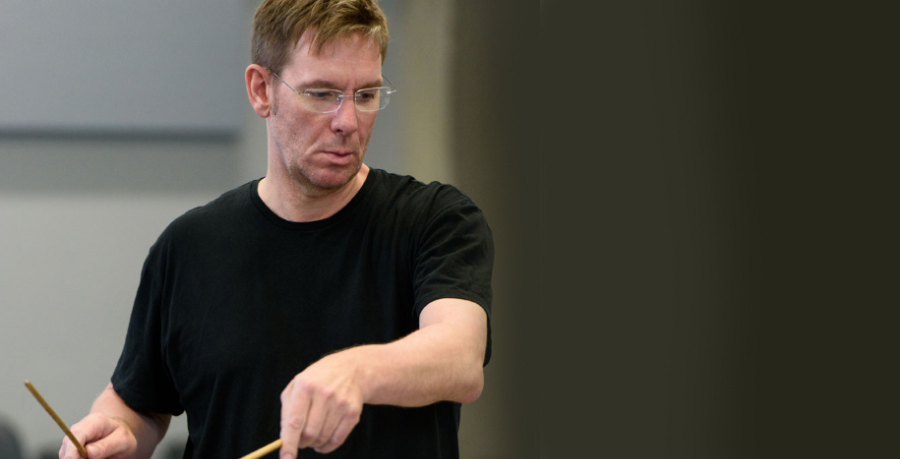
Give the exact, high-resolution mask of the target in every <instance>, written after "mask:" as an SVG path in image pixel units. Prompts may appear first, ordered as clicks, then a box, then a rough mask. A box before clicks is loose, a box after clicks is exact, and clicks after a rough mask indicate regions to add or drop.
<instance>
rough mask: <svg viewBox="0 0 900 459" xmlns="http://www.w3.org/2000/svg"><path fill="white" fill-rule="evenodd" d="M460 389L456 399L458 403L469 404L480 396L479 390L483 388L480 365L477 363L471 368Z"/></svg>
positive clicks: (482, 375)
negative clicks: (475, 366)
mask: <svg viewBox="0 0 900 459" xmlns="http://www.w3.org/2000/svg"><path fill="white" fill-rule="evenodd" d="M462 389H463V390H461V391H460V392H461V395H460V397H459V400H457V401H458V402H459V403H462V404H464V405H465V404H469V403H472V402H474V401H475V400H478V397H481V392H482V391H483V390H484V371H483V370H482V367H481V365H478V368H477V369H473V370H472V371H471V372H470V375H469V376H468V377H467V378H466V381H465V383H464V384H463V385H462Z"/></svg>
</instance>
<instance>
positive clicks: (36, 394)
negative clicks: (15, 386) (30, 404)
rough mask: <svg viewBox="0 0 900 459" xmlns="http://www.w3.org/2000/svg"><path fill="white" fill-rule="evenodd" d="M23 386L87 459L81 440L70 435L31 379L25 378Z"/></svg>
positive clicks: (70, 432) (64, 424)
mask: <svg viewBox="0 0 900 459" xmlns="http://www.w3.org/2000/svg"><path fill="white" fill-rule="evenodd" d="M25 387H27V388H28V390H29V391H30V392H31V395H34V398H36V399H37V401H38V403H40V404H41V406H43V407H44V409H45V410H47V414H49V415H50V417H52V418H53V420H54V421H56V423H57V424H59V428H60V429H62V430H63V432H65V433H66V436H67V437H69V440H71V441H72V444H74V445H75V447H76V448H78V454H80V455H81V457H83V458H84V459H87V457H88V454H87V451H86V450H85V449H84V446H81V442H79V441H78V439H77V438H75V435H72V431H71V430H69V428H68V427H66V423H65V422H63V421H62V419H60V418H59V416H57V415H56V412H55V411H53V408H50V404H49V403H47V401H46V400H44V397H41V393H40V392H38V391H37V389H35V388H34V386H33V385H31V381H29V380H27V379H26V380H25Z"/></svg>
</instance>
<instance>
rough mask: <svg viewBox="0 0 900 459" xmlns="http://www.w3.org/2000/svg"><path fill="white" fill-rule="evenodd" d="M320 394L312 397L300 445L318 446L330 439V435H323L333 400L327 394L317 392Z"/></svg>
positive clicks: (305, 446) (302, 446)
mask: <svg viewBox="0 0 900 459" xmlns="http://www.w3.org/2000/svg"><path fill="white" fill-rule="evenodd" d="M317 395H319V396H317V397H314V398H313V399H312V403H310V406H309V416H308V417H307V419H306V426H305V427H303V431H302V432H301V433H300V447H301V448H307V447H310V446H312V447H316V446H319V445H322V444H324V443H325V442H326V441H328V437H325V438H321V437H322V434H323V432H322V426H323V425H324V424H325V421H326V417H328V416H330V415H331V413H329V412H330V411H331V406H330V405H331V400H330V397H328V396H327V395H322V394H317Z"/></svg>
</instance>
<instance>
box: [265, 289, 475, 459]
mask: <svg viewBox="0 0 900 459" xmlns="http://www.w3.org/2000/svg"><path fill="white" fill-rule="evenodd" d="M486 344H487V315H486V314H485V312H484V309H482V308H481V306H479V305H477V304H475V303H473V302H471V301H467V300H461V299H454V298H444V299H440V300H437V301H434V302H432V303H429V304H428V305H427V306H426V307H425V308H424V309H423V310H422V313H421V314H420V316H419V329H418V330H416V331H415V332H413V333H411V334H409V335H407V336H406V337H404V338H401V339H399V340H397V341H394V342H391V343H388V344H377V345H364V346H358V347H353V348H349V349H346V350H343V351H340V352H336V353H334V354H331V355H328V356H326V357H323V358H322V359H321V360H319V361H317V362H316V363H314V364H312V365H310V366H309V367H307V368H306V369H305V370H304V371H303V372H301V373H300V374H298V375H297V376H296V377H295V378H294V379H293V380H292V381H291V383H290V384H288V386H287V388H285V390H284V392H282V394H281V403H282V411H281V413H282V414H281V438H282V440H283V445H282V448H281V458H282V459H288V458H293V457H296V455H297V448H298V447H299V448H305V447H313V448H315V449H316V450H317V451H319V452H322V453H327V452H331V451H333V450H335V449H337V447H338V446H340V445H341V444H342V443H343V442H344V440H345V439H346V438H347V436H348V435H349V434H350V431H351V430H353V427H355V426H356V424H357V423H358V422H359V416H360V414H361V413H362V405H363V404H364V403H368V404H377V405H398V406H408V407H413V406H424V405H428V404H431V403H435V402H438V401H441V400H450V401H455V402H459V403H471V402H473V401H475V400H476V399H477V398H478V397H479V395H481V390H482V388H483V387H484V373H483V371H482V368H483V365H484V353H485V346H486Z"/></svg>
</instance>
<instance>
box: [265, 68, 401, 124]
mask: <svg viewBox="0 0 900 459" xmlns="http://www.w3.org/2000/svg"><path fill="white" fill-rule="evenodd" d="M266 70H268V71H269V72H271V73H272V75H274V76H275V78H278V79H279V80H281V82H282V83H284V85H285V86H287V87H288V89H290V90H291V91H294V92H295V93H297V95H299V96H300V101H301V103H302V104H303V108H305V109H307V110H309V111H311V112H315V113H333V112H336V111H338V110H339V109H340V108H341V104H343V103H344V99H345V98H347V97H350V96H351V95H350V94H344V93H343V92H341V91H338V90H337V89H306V90H304V91H297V90H296V89H294V88H292V87H291V85H289V84H287V82H286V81H284V80H282V79H281V77H280V76H278V74H277V73H275V72H272V70H271V69H266ZM384 81H385V83H387V86H379V87H377V88H364V89H360V90H357V91H356V92H354V93H353V94H352V96H353V103H354V104H355V105H356V109H357V110H359V111H361V112H374V111H378V110H381V109H383V108H385V107H387V106H388V102H390V101H391V94H393V93H395V92H397V90H396V89H394V86H393V85H392V84H391V82H390V81H388V79H387V78H385V79H384Z"/></svg>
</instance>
